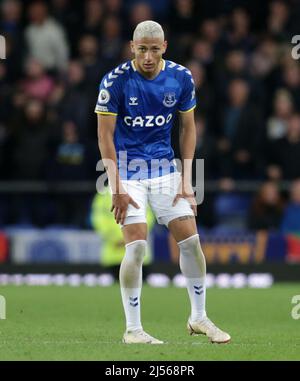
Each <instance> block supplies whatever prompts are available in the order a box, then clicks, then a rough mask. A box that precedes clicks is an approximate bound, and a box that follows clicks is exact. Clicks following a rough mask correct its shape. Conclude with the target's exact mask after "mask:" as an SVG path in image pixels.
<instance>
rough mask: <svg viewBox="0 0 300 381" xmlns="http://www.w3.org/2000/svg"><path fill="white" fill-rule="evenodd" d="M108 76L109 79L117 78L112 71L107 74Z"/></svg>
mask: <svg viewBox="0 0 300 381" xmlns="http://www.w3.org/2000/svg"><path fill="white" fill-rule="evenodd" d="M108 78H109V79H112V78H118V76H117V75H114V74H113V73H112V72H111V73H109V74H108Z"/></svg>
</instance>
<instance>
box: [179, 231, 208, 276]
mask: <svg viewBox="0 0 300 381" xmlns="http://www.w3.org/2000/svg"><path fill="white" fill-rule="evenodd" d="M178 246H179V248H180V254H181V255H186V256H193V257H194V258H195V259H196V261H197V263H198V266H199V267H200V268H201V269H202V270H203V271H205V269H206V263H205V256H204V253H203V251H202V248H201V244H200V239H199V235H198V234H195V235H193V236H191V237H189V238H187V239H185V240H183V241H180V242H178Z"/></svg>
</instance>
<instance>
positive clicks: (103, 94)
mask: <svg viewBox="0 0 300 381" xmlns="http://www.w3.org/2000/svg"><path fill="white" fill-rule="evenodd" d="M109 100H110V94H109V92H108V91H107V90H106V89H102V90H100V93H99V98H98V102H99V103H100V104H102V105H105V104H106V103H108V102H109Z"/></svg>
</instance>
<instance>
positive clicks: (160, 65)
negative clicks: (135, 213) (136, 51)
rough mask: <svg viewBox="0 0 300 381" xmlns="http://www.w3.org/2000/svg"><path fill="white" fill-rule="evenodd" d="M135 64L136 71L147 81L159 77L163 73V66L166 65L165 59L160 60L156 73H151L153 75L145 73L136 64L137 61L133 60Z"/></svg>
mask: <svg viewBox="0 0 300 381" xmlns="http://www.w3.org/2000/svg"><path fill="white" fill-rule="evenodd" d="M133 64H134V66H135V69H136V71H138V72H139V73H140V74H141V75H142V76H143V77H145V78H146V79H154V78H155V77H157V76H158V74H159V73H160V72H161V70H162V68H163V65H164V61H163V59H161V60H160V62H159V64H158V66H157V68H156V70H155V71H153V72H151V73H147V72H144V71H143V70H142V69H141V68H140V67H139V66H138V65H137V63H136V60H135V59H134V60H133Z"/></svg>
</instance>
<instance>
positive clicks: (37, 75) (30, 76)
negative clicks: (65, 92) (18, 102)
mask: <svg viewBox="0 0 300 381" xmlns="http://www.w3.org/2000/svg"><path fill="white" fill-rule="evenodd" d="M21 89H22V91H23V93H24V95H25V96H26V97H28V98H36V99H40V100H41V101H47V99H48V97H50V95H51V93H52V91H53V89H54V81H53V79H52V78H51V77H50V76H49V75H48V74H47V73H46V72H45V70H44V68H43V65H42V64H41V63H40V62H39V61H38V60H36V59H35V58H31V59H29V60H28V62H27V64H26V67H25V78H24V79H23V80H22V83H21Z"/></svg>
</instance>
